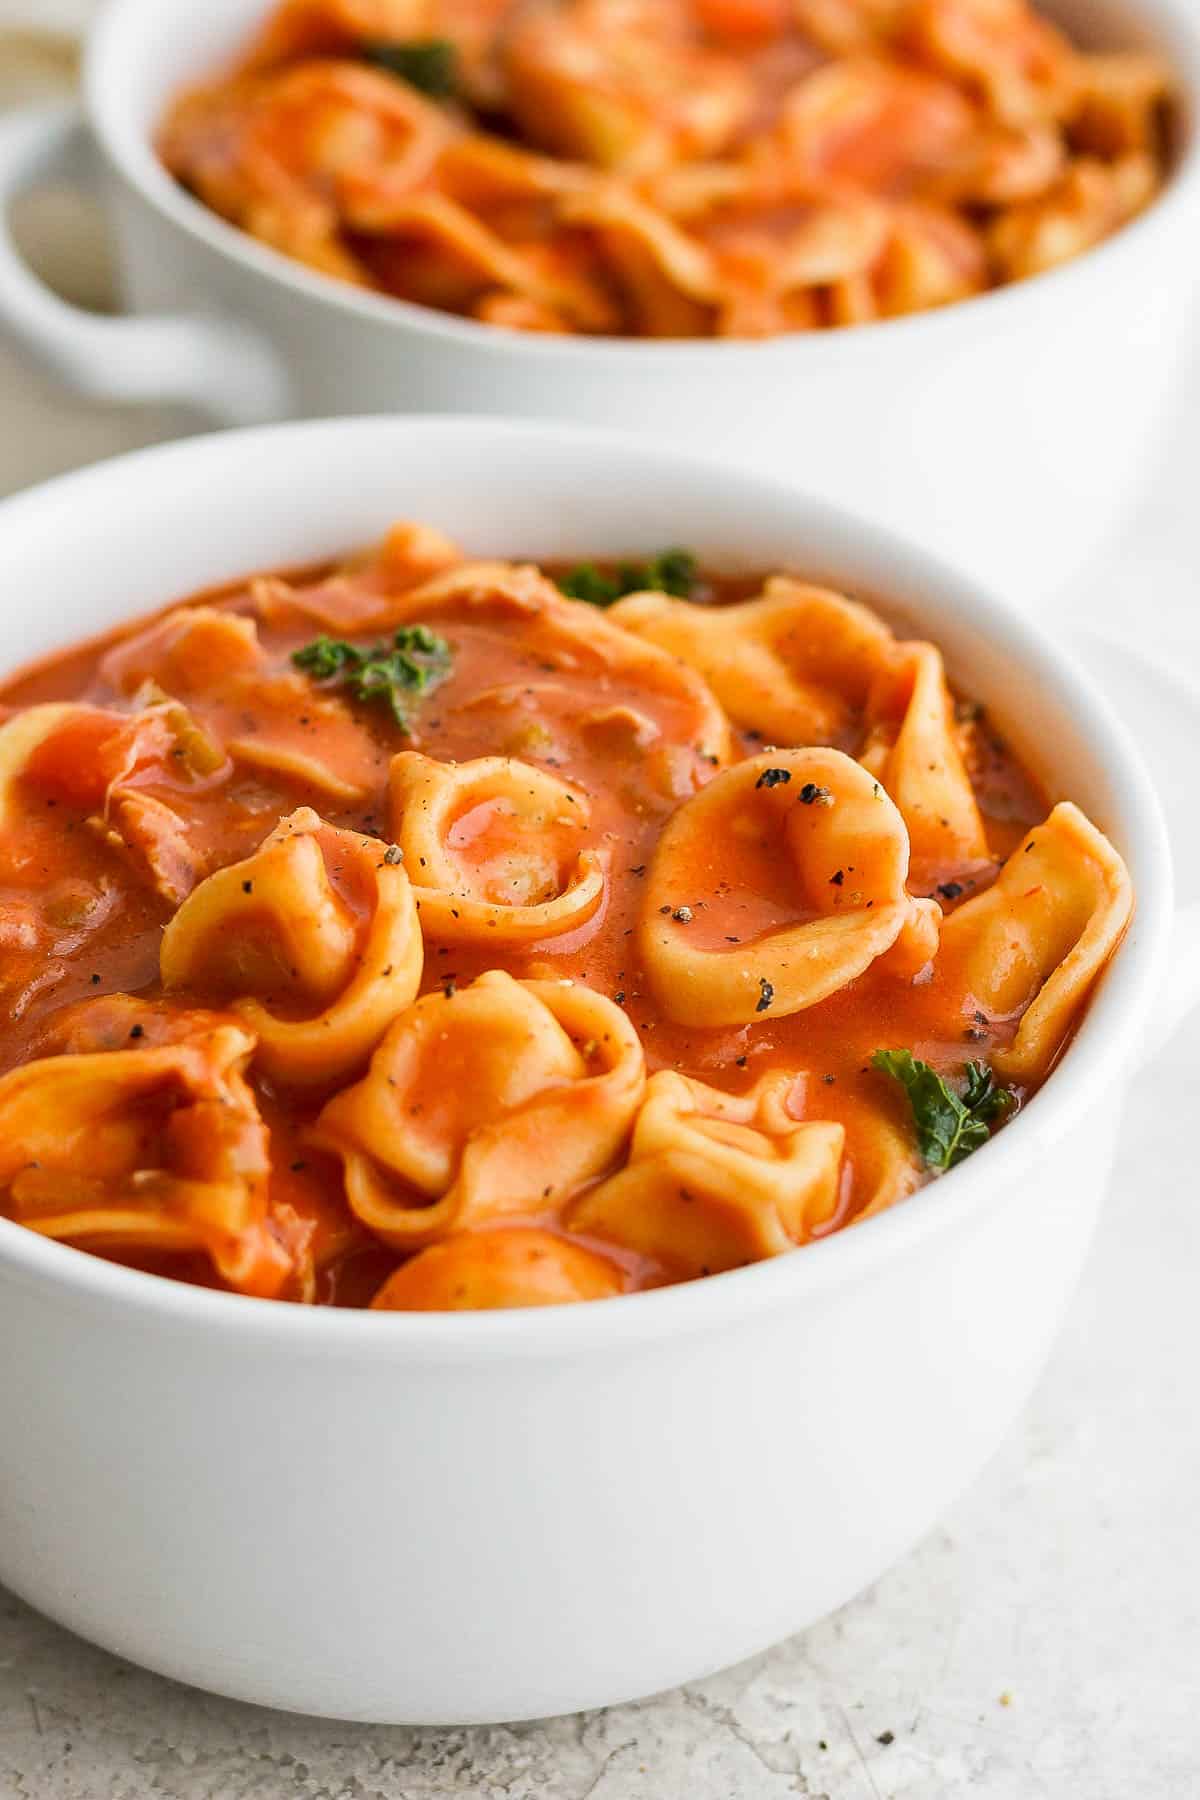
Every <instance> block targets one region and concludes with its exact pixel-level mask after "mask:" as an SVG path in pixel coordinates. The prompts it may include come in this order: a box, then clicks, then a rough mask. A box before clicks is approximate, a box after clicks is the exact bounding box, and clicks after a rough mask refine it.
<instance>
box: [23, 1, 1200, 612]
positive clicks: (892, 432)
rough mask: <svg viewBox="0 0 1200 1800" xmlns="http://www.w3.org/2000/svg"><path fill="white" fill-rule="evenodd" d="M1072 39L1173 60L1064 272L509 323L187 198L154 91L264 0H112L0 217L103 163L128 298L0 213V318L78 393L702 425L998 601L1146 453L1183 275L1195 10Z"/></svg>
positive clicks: (1081, 540)
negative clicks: (311, 259)
mask: <svg viewBox="0 0 1200 1800" xmlns="http://www.w3.org/2000/svg"><path fill="white" fill-rule="evenodd" d="M1045 10H1046V11H1047V12H1048V13H1049V14H1051V15H1052V16H1054V17H1056V18H1058V19H1060V20H1061V22H1062V23H1063V24H1064V25H1065V26H1066V27H1067V29H1068V30H1069V31H1070V32H1072V34H1073V35H1074V36H1076V37H1077V38H1078V40H1079V41H1080V42H1082V43H1085V44H1088V45H1092V46H1096V47H1114V46H1115V47H1144V46H1150V47H1152V48H1154V49H1156V50H1158V51H1160V52H1161V53H1162V54H1163V55H1164V56H1165V57H1166V58H1167V59H1168V60H1169V61H1170V63H1171V64H1172V66H1173V67H1174V69H1175V70H1176V72H1177V78H1178V89H1179V103H1178V108H1177V113H1178V120H1177V125H1178V129H1177V133H1176V136H1177V145H1176V155H1175V159H1174V168H1173V172H1172V174H1171V177H1170V180H1169V181H1168V184H1167V186H1166V189H1165V191H1164V193H1163V194H1162V196H1161V198H1160V199H1159V200H1158V201H1157V202H1156V203H1155V204H1154V205H1153V206H1152V207H1151V208H1150V210H1149V211H1148V212H1147V213H1146V214H1145V215H1144V216H1143V217H1141V218H1140V219H1139V220H1137V221H1136V222H1135V223H1134V224H1132V225H1130V226H1129V227H1127V228H1126V229H1125V230H1124V231H1121V232H1119V233H1118V234H1117V235H1116V236H1115V237H1113V238H1112V239H1110V240H1109V241H1108V242H1106V243H1104V244H1103V245H1101V246H1100V247H1099V248H1097V249H1095V250H1093V251H1092V252H1090V253H1089V254H1086V255H1084V256H1083V257H1081V258H1080V259H1078V260H1077V261H1076V262H1073V263H1070V264H1068V265H1066V266H1065V267H1064V268H1061V269H1060V270H1058V271H1057V272H1055V273H1053V274H1050V275H1046V276H1042V277H1039V278H1037V279H1035V280H1033V281H1028V282H1024V283H1018V284H1017V285H1015V286H1013V287H1009V288H1004V289H1000V290H998V291H996V292H993V293H991V294H988V295H985V296H984V297H982V298H980V299H976V300H972V301H968V302H966V303H963V304H960V305H957V306H951V307H948V308H944V309H942V310H940V311H938V312H932V313H924V314H918V315H915V316H912V317H909V318H905V319H899V320H893V321H890V322H887V323H883V324H877V325H871V326H863V327H858V328H854V329H849V330H841V331H835V332H817V333H800V334H792V335H789V336H786V337H782V338H777V339H774V340H771V341H767V342H761V343H754V342H734V341H725V342H712V341H691V342H685V341H679V342H673V343H672V342H663V341H661V340H659V341H636V340H618V339H607V340H601V339H582V338H570V337H552V336H538V335H537V334H528V333H525V334H523V333H520V332H514V331H509V330H504V329H501V328H498V327H496V326H490V325H486V324H480V323H477V322H475V321H472V320H466V319H462V318H457V317H453V316H451V315H449V314H445V313H439V312H435V311H433V310H431V309H428V308H425V307H420V306H414V305H411V304H409V303H407V302H403V301H400V300H395V299H392V298H389V297H387V296H386V295H381V294H376V293H371V292H367V291H364V290H359V289H355V288H352V287H350V286H349V285H347V284H345V283H341V282H337V281H334V280H332V279H329V278H327V277H325V276H323V275H320V274H316V273H313V272H311V271H309V270H307V269H306V268H304V267H302V266H301V265H300V264H298V263H296V262H293V261H289V260H288V259H286V258H284V257H283V256H281V255H280V254H278V253H276V252H275V251H273V250H271V249H269V248H267V247H266V246H264V245H263V244H261V243H259V242H258V241H257V240H255V239H254V238H252V237H250V236H248V235H246V234H245V233H242V232H240V231H238V230H236V229H235V228H234V227H232V226H230V225H228V224H226V223H225V222H224V221H223V220H222V219H220V218H219V217H217V216H216V215H215V214H214V213H212V212H210V211H208V210H207V209H206V208H204V207H203V206H202V205H201V204H200V203H199V202H198V201H196V200H194V199H193V198H191V197H190V196H189V195H188V194H187V193H185V192H184V191H183V190H182V189H181V188H180V187H179V186H177V185H176V184H175V182H174V181H173V180H172V179H171V177H170V176H169V175H168V173H167V172H166V170H165V169H164V168H163V166H162V165H161V163H160V162H159V161H158V159H157V157H156V155H155V151H154V143H153V140H154V133H155V129H156V126H157V123H158V121H159V119H160V118H161V116H162V113H163V111H164V108H165V107H166V105H167V103H168V101H169V99H170V97H171V96H172V94H173V93H174V92H175V91H176V90H177V89H178V88H179V87H180V86H181V85H182V84H185V83H186V82H188V81H189V80H192V79H194V78H196V77H198V76H200V75H202V74H204V73H206V72H208V71H209V70H211V69H213V68H215V67H218V66H220V65H221V64H222V63H223V62H224V61H226V60H227V59H229V58H230V57H232V56H233V55H234V53H235V52H236V51H237V49H238V48H239V47H240V46H241V45H242V44H243V43H244V42H245V41H246V40H247V39H248V37H249V36H250V34H251V32H252V30H253V28H254V27H255V25H256V24H257V23H258V22H259V21H260V20H261V19H262V18H263V17H264V16H265V14H266V11H267V4H266V0H208V3H207V4H206V5H205V6H203V7H196V6H181V5H178V4H176V3H175V0H109V4H107V5H106V6H105V7H104V9H103V10H102V12H101V13H100V15H99V18H98V21H97V23H96V25H95V27H94V29H93V32H92V35H91V39H90V42H89V44H88V48H87V55H86V62H85V80H84V94H85V98H84V104H83V108H82V111H81V112H77V111H75V109H73V108H69V109H66V110H61V109H59V110H52V111H50V112H45V111H35V112H32V113H29V114H18V115H14V116H13V117H11V118H9V119H8V120H7V121H4V122H3V123H0V213H3V212H4V211H5V209H6V208H7V206H8V203H9V202H10V201H11V200H12V199H13V198H14V197H15V196H16V195H18V194H19V193H21V192H22V191H23V190H25V189H28V188H30V187H36V186H38V185H39V184H45V183H46V182H49V181H55V180H61V179H67V180H70V181H76V180H91V179H93V178H95V179H96V180H98V183H99V185H100V186H101V188H102V189H103V192H104V195H105V198H106V200H107V203H108V206H109V209H110V212H111V216H112V220H113V224H114V227H115V233H116V239H117V245H118V261H119V267H120V284H121V288H122V292H123V295H124V300H125V304H126V306H127V307H128V310H129V314H130V316H127V317H124V318H101V317H97V316H95V315H92V314H88V313H84V312H81V311H79V310H77V309H74V308H72V307H70V306H67V305H66V304H64V303H63V302H62V301H60V300H58V299H57V298H56V297H55V296H54V295H53V294H52V293H50V291H49V290H48V289H46V288H45V287H43V286H42V285H41V284H40V283H39V282H38V280H37V279H36V277H35V276H34V275H33V274H32V273H31V272H30V270H29V269H28V268H27V267H26V266H25V264H24V263H23V262H22V260H21V258H20V256H19V254H18V252H17V251H16V249H15V248H14V246H13V244H12V241H11V239H10V238H9V237H8V235H7V234H6V233H5V232H3V231H0V329H6V330H7V331H8V333H9V334H10V335H11V336H13V337H15V338H16V340H17V341H18V342H19V343H20V344H21V345H23V347H24V348H25V349H26V351H27V352H29V353H30V354H32V355H34V356H36V357H37V358H39V359H40V360H41V362H42V363H44V364H45V365H46V366H47V367H49V368H50V369H51V370H52V371H54V372H55V373H56V374H57V375H58V376H60V377H62V378H64V379H65V380H66V381H68V382H69V383H71V384H73V385H74V386H75V387H77V388H80V389H82V390H84V391H85V392H87V393H89V394H92V395H99V396H106V397H110V398H114V399H144V398H147V397H153V398H155V399H161V398H172V397H173V398H176V399H179V400H182V401H185V402H189V403H192V404H194V405H195V406H197V407H199V408H201V409H202V410H203V411H205V412H206V413H208V414H209V415H211V416H215V417H216V418H217V419H218V420H220V421H224V422H234V423H243V424H244V423H248V422H257V421H261V420H266V419H273V418H281V417H298V416H324V415H330V414H346V413H357V412H473V413H478V412H486V413H493V414H497V415H513V414H516V415H519V416H534V417H543V418H555V419H565V420H574V421H578V422H581V423H586V424H590V425H605V426H612V427H616V428H627V429H632V430H647V431H652V432H653V433H654V434H655V435H656V436H658V437H660V438H664V439H667V440H673V441H674V442H676V443H678V444H680V445H682V446H684V447H691V448H700V447H703V446H704V445H711V446H712V447H713V448H714V449H716V450H718V451H720V452H721V453H722V454H729V455H736V456H738V457H739V458H740V459H741V460H742V461H743V462H745V463H747V464H748V465H751V466H755V467H758V468H762V469H767V470H771V471H774V472H777V473H779V474H782V475H785V476H787V477H788V478H789V479H791V480H795V481H797V482H799V483H801V484H803V485H804V487H805V488H806V489H807V490H808V491H809V492H810V493H813V494H816V495H819V496H821V497H822V498H825V499H829V500H832V501H833V502H835V503H836V504H841V505H850V506H860V507H863V508H864V509H865V510H867V511H868V512H869V513H870V514H871V516H872V517H874V518H876V519H878V520H879V521H880V522H882V523H884V524H887V525H890V526H892V527H893V528H894V529H898V530H907V531H912V532H914V533H915V534H916V535H917V536H918V537H919V538H920V539H921V541H922V542H925V543H928V544H929V545H930V546H931V547H933V548H935V549H936V550H937V551H939V552H940V553H942V554H945V555H946V556H948V557H949V558H951V560H953V561H954V562H955V563H956V564H957V565H958V566H960V567H962V568H966V569H971V570H974V571H975V572H977V573H980V574H982V575H983V576H984V577H985V578H991V579H995V580H997V581H998V582H999V583H1000V584H1001V585H1002V586H1003V587H1005V588H1006V589H1007V591H1008V593H1009V595H1010V597H1011V598H1012V599H1013V600H1014V601H1015V602H1017V603H1024V604H1029V605H1032V604H1034V603H1036V602H1039V601H1041V600H1043V599H1044V598H1045V597H1046V596H1047V595H1049V594H1050V593H1052V592H1053V591H1055V590H1056V589H1059V588H1060V587H1061V586H1062V584H1063V583H1064V582H1065V581H1066V580H1067V578H1068V577H1069V575H1070V574H1071V573H1072V571H1074V570H1076V569H1078V568H1079V567H1080V566H1081V565H1082V564H1083V563H1084V562H1085V561H1086V560H1087V559H1088V557H1089V556H1090V555H1092V554H1093V553H1094V552H1095V551H1096V550H1097V549H1098V548H1099V546H1100V544H1101V542H1102V541H1103V538H1104V536H1105V535H1106V534H1107V533H1108V532H1110V531H1111V529H1112V528H1113V526H1114V525H1115V524H1116V523H1117V522H1118V521H1119V520H1120V518H1121V517H1122V515H1123V513H1124V512H1125V511H1126V510H1127V509H1128V507H1129V506H1130V504H1131V502H1132V500H1133V498H1134V496H1135V495H1136V493H1137V492H1138V488H1139V484H1140V483H1141V482H1142V481H1143V480H1144V478H1145V477H1146V475H1147V474H1148V471H1149V469H1150V468H1151V467H1152V462H1153V452H1154V448H1155V444H1156V440H1157V434H1158V429H1159V426H1160V424H1161V422H1162V419H1163V415H1164V412H1165V410H1166V408H1167V406H1168V404H1169V399H1170V395H1171V391H1172V383H1173V377H1174V375H1175V373H1176V370H1177V367H1178V363H1179V357H1180V352H1181V346H1182V343H1183V341H1184V337H1185V333H1186V329H1187V326H1188V323H1189V320H1190V317H1191V313H1192V308H1193V304H1194V291H1195V285H1196V275H1197V271H1198V269H1200V234H1198V233H1197V231H1196V229H1195V218H1196V212H1197V207H1198V206H1200V145H1198V143H1197V137H1196V126H1195V121H1196V118H1197V115H1198V113H1200V14H1198V13H1197V11H1196V8H1195V7H1194V6H1193V5H1192V4H1191V0H1046V8H1045Z"/></svg>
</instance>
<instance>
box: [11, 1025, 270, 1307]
mask: <svg viewBox="0 0 1200 1800" xmlns="http://www.w3.org/2000/svg"><path fill="white" fill-rule="evenodd" d="M122 1019H123V1024H124V1025H125V1026H126V1027H127V1029H126V1030H125V1033H124V1044H125V1046H127V1047H123V1048H121V1049H112V1050H108V1049H101V1050H94V1051H91V1052H90V1053H89V1052H84V1053H76V1054H67V1055H54V1056H47V1057H43V1058H39V1059H36V1060H34V1061H33V1062H29V1063H26V1064H24V1066H23V1067H20V1068H16V1069H13V1070H11V1071H10V1072H9V1074H7V1075H5V1076H4V1077H3V1078H0V1192H3V1193H4V1194H5V1196H6V1197H7V1200H8V1204H9V1207H10V1209H11V1212H12V1216H13V1217H14V1218H16V1219H18V1220H19V1221H20V1222H21V1224H23V1225H26V1226H28V1227H29V1228H30V1229H31V1230H33V1231H37V1232H40V1233H41V1234H42V1236H44V1237H51V1238H60V1239H64V1240H70V1241H71V1242H73V1243H83V1244H87V1245H92V1246H96V1247H103V1248H105V1249H108V1250H110V1251H113V1252H120V1251H122V1250H125V1251H137V1252H139V1253H142V1254H144V1253H145V1252H147V1251H149V1252H152V1253H160V1254H167V1255H171V1256H176V1255H179V1254H180V1253H185V1252H199V1253H201V1254H203V1255H205V1256H207V1257H208V1258H209V1259H211V1262H212V1265H213V1268H214V1270H215V1272H216V1273H217V1275H219V1276H220V1278H221V1279H222V1280H223V1281H225V1282H226V1283H227V1284H228V1285H229V1286H230V1287H232V1288H236V1289H237V1290H238V1291H239V1292H242V1293H248V1294H264V1295H272V1294H277V1293H278V1292H279V1291H280V1289H281V1288H282V1287H283V1285H284V1283H285V1281H286V1280H287V1279H288V1277H289V1275H290V1274H291V1272H292V1257H291V1255H290V1254H289V1251H288V1248H287V1246H286V1243H285V1241H284V1239H283V1237H282V1236H281V1235H279V1234H278V1233H276V1232H275V1231H274V1230H273V1229H272V1222H271V1219H270V1216H269V1211H268V1178H269V1174H270V1154H269V1140H268V1136H267V1131H266V1127H265V1126H264V1124H263V1122H262V1119H261V1118H260V1116H259V1113H258V1108H257V1106H256V1103H255V1099H254V1095H253V1094H252V1092H251V1090H250V1088H249V1086H248V1085H247V1082H246V1079H245V1075H246V1070H247V1067H248V1064H249V1061H250V1058H251V1056H252V1054H253V1051H254V1038H253V1036H252V1035H251V1034H250V1033H249V1032H247V1031H245V1030H243V1029H241V1028H240V1027H239V1026H238V1025H237V1024H235V1023H234V1022H232V1021H229V1020H221V1019H220V1018H219V1017H212V1016H210V1017H205V1016H204V1015H197V1016H196V1018H195V1020H194V1023H193V1022H191V1021H188V1020H187V1019H186V1018H185V1019H184V1020H183V1021H182V1026H183V1028H182V1030H179V1029H175V1030H171V1031H169V1032H168V1033H167V1034H166V1041H160V1042H154V1041H152V1034H151V1032H150V1031H149V1030H148V1028H147V1026H146V1025H144V1024H143V1023H142V1021H141V1017H140V1015H139V1013H138V1010H137V1008H136V1006H132V1005H131V1006H130V1009H129V1010H128V1011H127V1012H125V1013H124V1014H123V1015H122ZM130 1020H132V1021H133V1022H132V1023H129V1021H130ZM189 1027H190V1028H189ZM153 1035H157V1034H153ZM139 1040H144V1041H145V1047H142V1043H140V1042H139Z"/></svg>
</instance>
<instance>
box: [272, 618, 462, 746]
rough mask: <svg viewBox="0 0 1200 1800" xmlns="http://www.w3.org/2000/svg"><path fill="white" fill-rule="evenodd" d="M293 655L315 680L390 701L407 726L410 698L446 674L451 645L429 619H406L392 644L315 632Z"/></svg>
mask: <svg viewBox="0 0 1200 1800" xmlns="http://www.w3.org/2000/svg"><path fill="white" fill-rule="evenodd" d="M292 661H293V662H294V663H295V665H296V667H297V668H298V669H303V671H304V673H305V674H306V675H310V676H311V677H312V679H313V680H314V681H326V682H330V683H332V684H334V685H336V686H339V687H343V688H345V690H346V692H347V693H348V694H349V695H350V697H351V699H353V700H362V701H369V702H371V703H373V704H376V705H383V706H386V707H387V709H388V712H389V713H390V714H391V717H392V721H393V723H394V724H396V725H398V726H399V727H400V729H401V731H403V732H407V731H408V730H409V720H410V704H409V703H410V702H411V701H412V700H414V699H416V698H418V697H419V696H421V695H423V694H427V693H428V692H429V690H430V689H431V688H435V687H436V686H437V685H438V683H439V682H440V681H444V680H445V679H446V676H447V675H448V674H449V673H450V661H451V651H450V646H449V644H448V643H447V642H446V640H445V638H441V637H438V636H436V634H435V633H434V632H432V631H430V629H429V627H428V626H427V625H404V626H402V627H401V629H400V630H399V631H397V632H396V633H395V634H394V635H393V637H392V641H391V643H390V644H373V645H372V646H371V647H370V649H367V650H359V649H358V648H357V647H356V646H355V645H354V644H348V643H346V641H345V640H344V639H343V638H331V637H319V638H315V639H314V640H313V642H312V643H311V644H306V645H305V646H304V648H303V649H302V650H295V651H293V652H292Z"/></svg>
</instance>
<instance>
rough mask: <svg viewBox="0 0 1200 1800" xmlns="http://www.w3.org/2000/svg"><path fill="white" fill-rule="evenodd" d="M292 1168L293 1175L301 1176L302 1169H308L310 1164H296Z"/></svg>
mask: <svg viewBox="0 0 1200 1800" xmlns="http://www.w3.org/2000/svg"><path fill="white" fill-rule="evenodd" d="M290 1166H291V1171H292V1174H293V1175H299V1173H300V1171H301V1169H307V1167H308V1164H307V1163H306V1162H303V1161H301V1162H294V1163H292V1164H291V1165H290Z"/></svg>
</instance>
